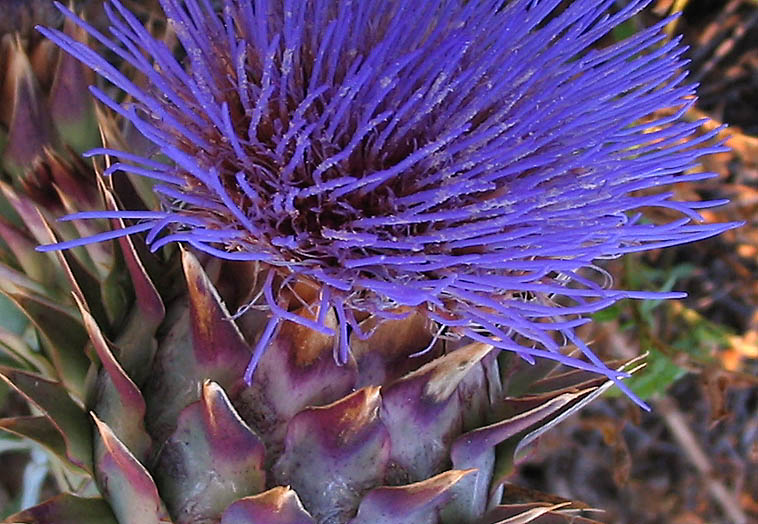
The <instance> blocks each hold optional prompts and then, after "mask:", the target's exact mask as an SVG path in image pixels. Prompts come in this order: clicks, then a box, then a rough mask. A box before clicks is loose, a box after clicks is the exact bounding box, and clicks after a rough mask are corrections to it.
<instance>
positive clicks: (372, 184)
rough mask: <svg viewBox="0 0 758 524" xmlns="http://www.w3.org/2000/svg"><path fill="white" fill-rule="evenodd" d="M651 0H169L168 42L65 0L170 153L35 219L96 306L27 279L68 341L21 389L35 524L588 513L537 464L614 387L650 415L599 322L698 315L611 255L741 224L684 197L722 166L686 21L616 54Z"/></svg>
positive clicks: (112, 161) (28, 289)
mask: <svg viewBox="0 0 758 524" xmlns="http://www.w3.org/2000/svg"><path fill="white" fill-rule="evenodd" d="M646 3H647V2H645V1H631V2H628V3H627V4H626V5H625V6H623V7H620V8H618V9H615V10H612V9H611V7H612V5H613V2H612V1H603V2H597V1H594V0H593V1H589V0H575V1H573V2H570V3H568V4H564V3H563V2H560V1H557V0H549V1H548V0H543V1H533V0H528V1H527V0H512V1H508V2H503V1H502V0H498V1H487V0H470V1H463V0H430V1H423V2H418V1H409V0H387V1H377V0H361V1H351V0H270V1H268V0H224V1H222V2H211V1H210V0H181V1H180V0H161V2H160V5H161V8H162V11H163V15H164V17H165V24H164V25H165V27H164V31H163V34H162V35H161V36H160V37H159V36H156V34H155V32H154V31H152V30H151V28H149V27H146V25H145V24H144V20H141V19H140V18H139V17H138V16H136V15H135V14H134V13H133V12H132V11H131V10H129V9H128V8H127V7H125V6H124V5H123V4H122V3H121V2H119V1H118V0H111V1H109V2H107V3H106V4H105V13H106V14H107V17H108V19H109V24H110V25H109V27H108V32H109V33H110V35H106V34H104V33H103V32H101V31H100V30H99V29H98V28H96V27H94V26H93V25H91V24H89V23H87V22H86V21H85V20H83V19H80V18H78V17H77V16H76V15H75V14H74V13H73V12H72V11H69V10H68V9H67V8H65V7H64V6H62V5H60V4H57V5H58V8H59V9H60V11H61V12H62V13H63V14H64V15H65V17H66V20H67V23H68V24H73V25H75V26H76V28H77V30H78V31H81V32H83V33H86V34H87V35H88V38H89V40H90V42H93V43H95V44H96V45H97V46H99V48H100V49H102V50H103V51H102V52H97V51H95V50H93V48H91V47H90V46H89V45H88V44H87V43H86V42H85V41H84V38H75V37H73V36H71V34H72V31H60V30H57V29H52V28H47V27H39V28H38V29H39V31H40V32H41V33H42V34H44V35H45V36H46V37H48V38H49V40H50V41H52V42H55V43H56V44H57V45H58V46H60V48H61V49H63V50H64V51H65V52H67V53H69V54H70V55H71V56H72V57H75V58H76V59H77V60H79V61H81V63H82V64H85V65H86V66H88V67H89V68H91V69H92V70H93V71H95V73H97V75H99V77H100V78H101V79H102V80H104V81H107V83H108V85H105V84H104V82H103V81H100V83H99V84H98V85H95V86H92V87H90V91H91V93H92V94H93V95H94V97H95V98H97V99H98V100H99V101H100V102H101V103H102V104H103V106H104V107H105V108H106V109H104V110H103V112H102V115H101V117H102V118H101V128H108V129H111V131H112V130H113V126H110V127H109V126H107V125H106V123H108V122H110V121H111V120H109V119H110V118H111V117H110V116H108V112H110V115H114V116H113V118H115V120H116V121H118V122H120V123H121V128H120V129H126V128H127V127H128V129H131V130H133V131H135V132H136V133H138V134H139V135H140V136H141V137H142V141H141V142H140V143H139V145H138V146H134V144H135V141H134V140H123V139H120V138H123V137H119V133H117V132H115V131H112V132H110V133H106V132H103V133H102V134H103V135H104V136H105V142H104V143H103V144H102V147H96V148H95V149H91V150H89V151H88V152H86V153H85V156H86V157H92V158H93V165H94V166H95V168H96V169H97V170H98V171H100V173H99V175H98V177H97V178H96V181H97V196H98V198H100V203H101V204H102V207H100V208H99V209H97V208H95V207H94V206H93V205H92V204H91V203H89V204H88V205H86V206H82V207H81V208H79V209H72V207H76V206H71V205H69V206H66V212H68V213H69V214H68V215H66V216H65V217H63V218H62V222H60V223H59V224H57V225H53V224H52V220H53V219H54V218H55V217H57V216H59V214H56V213H57V212H58V209H56V208H54V207H53V206H44V205H39V213H38V214H37V215H35V216H31V215H30V217H29V219H28V220H27V218H24V220H25V221H27V223H28V222H32V221H36V222H34V223H35V224H40V225H41V229H40V231H42V232H43V236H44V235H46V237H47V238H46V239H45V240H42V242H44V243H46V245H44V246H41V247H39V248H38V251H42V252H43V253H42V254H40V256H47V254H46V253H47V252H56V253H57V254H56V257H57V258H55V259H54V260H55V262H56V264H57V267H58V268H59V270H58V271H59V274H60V275H62V276H64V277H65V279H66V281H67V282H68V284H67V285H68V286H69V289H70V291H71V296H72V297H73V299H72V300H71V301H70V302H68V301H65V300H64V301H63V303H56V302H55V301H53V300H51V299H50V297H47V296H45V294H44V290H40V289H38V287H36V286H35V285H32V284H34V282H33V281H32V282H31V283H28V285H22V286H20V289H14V290H12V291H11V292H6V293H7V294H8V295H9V296H10V297H11V298H12V299H13V300H14V301H15V303H16V304H17V305H18V306H19V308H20V309H22V310H23V311H24V312H25V313H26V314H27V316H28V317H29V319H30V321H31V322H32V323H33V324H34V328H35V329H36V331H37V333H39V341H40V342H39V347H38V348H25V347H24V344H27V341H26V340H21V339H13V340H12V342H13V344H5V345H6V346H8V347H9V349H8V351H12V352H13V354H14V355H16V356H17V359H18V361H19V363H20V364H19V366H16V367H3V368H0V376H2V377H3V378H4V379H5V380H6V381H7V382H8V383H9V384H11V385H12V386H13V387H14V388H16V389H17V390H18V391H19V392H20V393H21V394H23V395H24V396H25V397H26V398H27V399H29V401H30V402H31V403H32V404H33V405H34V406H35V408H36V413H38V414H36V415H33V416H31V417H21V418H19V417H17V418H15V419H6V420H2V421H0V427H2V428H3V429H6V430H8V431H11V432H14V433H16V434H19V435H24V436H27V437H29V438H33V439H35V440H37V441H39V442H40V443H42V444H43V445H45V446H46V447H47V448H48V449H49V450H51V452H52V453H54V454H55V455H56V456H57V457H58V458H59V461H60V464H61V471H62V473H61V476H62V477H63V478H65V479H68V482H69V489H68V493H66V494H63V495H60V496H59V497H56V498H54V499H52V500H50V501H48V502H45V503H43V504H41V505H40V506H37V507H35V508H30V509H29V510H26V511H24V512H22V513H19V514H17V515H14V516H13V517H11V520H9V521H10V522H35V523H46V522H56V523H57V524H61V523H62V524H66V523H68V522H74V521H77V520H78V521H80V522H108V523H112V522H118V523H119V524H131V523H134V524H152V523H159V522H176V523H177V524H184V523H219V522H220V523H221V524H243V523H248V524H253V523H281V524H295V523H298V524H300V523H312V524H346V523H351V524H362V523H366V524H369V523H370V524H374V523H376V524H382V523H384V524H401V523H417V522H420V523H428V524H459V523H460V524H479V523H481V524H488V523H494V522H569V521H572V522H577V521H582V520H583V521H584V522H590V520H589V519H583V518H582V517H578V516H577V515H576V509H577V508H579V507H581V506H577V505H572V503H571V502H570V501H567V502H563V503H558V504H555V503H554V500H553V499H549V498H545V499H540V497H539V496H537V495H534V494H533V495H532V496H531V497H529V498H526V499H524V498H523V496H522V497H521V499H519V498H518V497H517V496H516V493H523V492H519V491H518V490H515V489H514V488H512V487H511V486H510V485H509V484H508V483H507V478H508V475H509V474H510V472H511V471H512V470H513V467H514V462H515V461H516V460H517V459H518V458H519V457H520V456H522V455H523V453H524V450H525V449H526V448H527V447H528V446H529V444H530V443H531V442H533V441H534V440H535V439H536V438H537V437H538V436H539V435H540V434H541V433H542V432H543V431H545V430H546V429H548V428H549V427H550V426H551V425H553V424H555V423H557V422H559V421H560V420H562V418H564V417H565V416H568V415H569V414H570V413H572V412H574V411H576V410H577V409H579V408H581V407H582V406H583V405H585V404H586V403H587V402H589V401H591V400H592V399H593V398H596V397H597V396H598V395H600V394H602V392H603V391H605V390H606V389H607V388H608V387H610V386H611V385H613V384H615V385H617V386H618V387H619V388H621V389H622V390H624V391H625V392H626V393H627V395H628V396H629V397H630V398H631V399H632V400H634V401H635V402H637V403H638V404H639V405H640V406H642V407H646V406H645V404H644V403H643V402H642V401H641V400H640V399H638V398H637V397H636V396H635V395H634V393H633V392H632V391H630V390H629V389H628V388H626V386H624V384H623V382H622V381H623V379H624V378H625V377H627V376H628V372H629V371H630V369H629V368H630V366H629V365H627V366H625V365H623V364H620V363H609V362H603V361H602V360H601V359H600V358H598V356H596V355H595V353H594V352H593V351H592V350H591V349H590V348H589V346H588V345H587V344H586V343H585V342H583V341H582V340H581V339H580V338H579V337H578V336H577V334H576V332H575V329H576V328H577V327H579V326H581V325H582V324H585V323H586V322H588V321H589V316H590V315H591V314H592V313H595V312H597V311H599V310H601V309H603V308H606V307H608V306H610V305H612V304H614V303H615V302H616V301H618V300H621V299H624V298H635V299H645V298H658V299H660V298H677V297H681V296H683V295H682V294H680V293H650V292H641V291H630V290H622V289H614V288H613V287H612V284H611V282H610V278H609V276H608V275H607V273H606V272H605V271H604V270H603V269H602V268H601V267H600V266H598V263H599V261H600V260H602V259H607V258H613V257H619V256H622V255H624V254H626V253H630V252H636V251H643V250H647V249H655V248H661V247H666V246H671V245H676V244H680V243H684V242H690V241H695V240H700V239H703V238H706V237H709V236H712V235H716V234H718V233H720V232H722V231H724V230H726V229H729V228H731V227H735V226H736V224H715V225H713V224H704V223H702V217H701V216H700V215H699V214H698V209H702V208H705V207H712V206H716V205H720V204H722V203H723V201H709V202H679V201H676V200H673V195H672V193H671V192H661V191H658V190H656V188H657V187H658V186H670V185H672V184H675V183H680V182H686V181H693V180H701V179H704V178H708V177H711V176H714V175H713V174H711V173H701V172H693V171H692V169H693V168H694V167H696V166H697V164H698V158H699V157H701V156H703V155H706V154H710V153H714V152H718V151H722V150H723V149H724V148H723V146H722V145H721V144H718V143H714V142H713V138H714V137H715V134H716V131H714V132H711V133H704V134H698V133H697V132H698V130H699V127H700V123H689V122H685V121H682V120H680V117H681V116H682V115H683V114H684V112H685V111H686V110H687V109H688V108H689V107H690V106H691V105H692V104H693V103H694V98H693V94H694V86H693V85H690V84H687V83H686V82H685V77H686V72H683V71H682V68H683V67H684V65H685V60H684V59H683V58H682V53H683V51H684V50H683V48H682V47H681V46H680V45H679V40H672V41H666V39H665V35H664V33H663V31H662V29H663V27H664V26H665V25H666V23H667V21H663V22H661V23H660V24H657V25H656V26H654V27H651V28H650V29H646V30H643V31H641V32H639V33H637V34H635V35H634V36H632V37H630V38H628V39H627V40H624V41H623V42H620V43H616V44H612V45H602V39H603V38H604V37H605V36H606V35H608V33H610V32H611V31H612V30H613V29H614V28H615V27H617V26H618V25H620V24H622V23H623V22H625V21H627V20H628V19H629V18H631V17H632V16H634V15H635V14H637V13H638V12H639V11H640V10H641V9H643V8H644V7H645V5H646ZM611 11H612V12H611ZM148 25H150V24H148ZM665 109H674V111H673V113H670V114H666V115H664V114H663V113H662V112H661V111H662V110H665ZM125 126H126V127H125ZM132 146H134V147H132ZM90 182H91V181H90ZM19 200H20V201H23V200H24V198H23V197H19ZM651 208H665V209H666V210H668V211H670V212H671V213H670V215H672V216H676V217H678V218H673V219H672V220H671V221H670V222H668V223H664V224H655V223H652V222H650V220H648V219H646V217H645V211H646V210H649V209H651ZM68 224H76V225H77V229H76V231H77V232H78V233H79V234H76V235H71V232H72V230H71V229H70V228H69V229H66V228H65V226H66V225H68ZM88 224H94V226H88ZM108 224H110V225H108ZM143 233H144V234H145V235H144V238H143V237H142V234H143ZM113 240H115V242H111V241H113ZM176 244H178V245H179V248H178V249H175V248H174V245H176ZM103 246H107V248H103ZM145 247H149V249H145ZM161 248H164V249H161ZM103 249H105V251H106V254H105V255H102V253H101V252H102V251H103ZM93 253H101V256H100V258H99V260H105V261H106V262H107V264H105V265H104V266H103V267H107V268H108V270H107V271H102V270H100V271H98V270H97V269H92V267H93V266H97V264H88V263H87V261H88V260H91V259H93V257H95V258H97V257H96V256H95V255H93ZM45 260H47V259H45ZM13 270H14V271H17V272H18V270H17V269H13ZM23 282H26V281H23ZM106 284H107V285H106ZM114 290H115V291H114ZM114 296H118V297H122V298H123V299H122V300H120V301H115V302H114V301H113V300H112V297H114ZM114 304H115V305H114ZM9 340H10V339H9ZM35 350H36V351H35ZM32 354H33V355H34V356H35V358H29V356H28V355H32ZM42 355H44V356H46V357H48V358H49V362H48V360H46V359H45V358H43V356H42ZM503 500H508V501H509V502H508V503H507V504H504V503H502V502H503ZM514 501H515V502H514ZM511 519H517V520H511Z"/></svg>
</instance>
